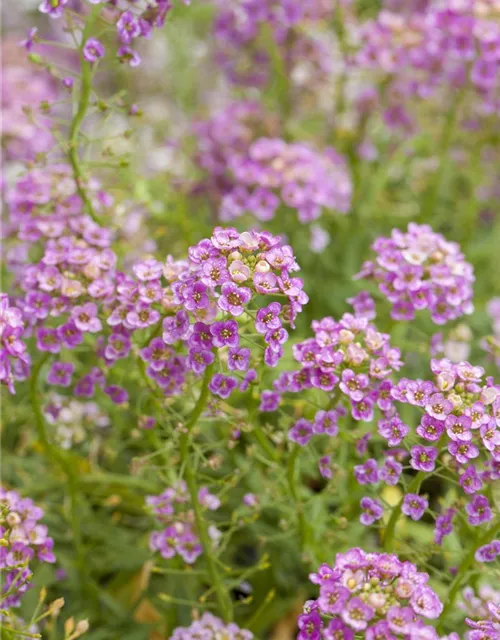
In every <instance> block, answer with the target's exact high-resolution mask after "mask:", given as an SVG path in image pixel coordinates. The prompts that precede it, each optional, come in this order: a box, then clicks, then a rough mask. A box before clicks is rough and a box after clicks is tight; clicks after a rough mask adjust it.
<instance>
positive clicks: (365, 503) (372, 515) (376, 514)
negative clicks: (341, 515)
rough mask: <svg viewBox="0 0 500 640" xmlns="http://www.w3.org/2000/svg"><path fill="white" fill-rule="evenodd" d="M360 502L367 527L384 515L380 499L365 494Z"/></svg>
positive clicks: (362, 522) (362, 521)
mask: <svg viewBox="0 0 500 640" xmlns="http://www.w3.org/2000/svg"><path fill="white" fill-rule="evenodd" d="M359 504H360V506H361V508H362V509H363V513H362V514H361V516H360V518H359V520H360V522H361V524H363V525H365V527H367V526H370V525H371V524H373V523H374V522H375V521H376V520H380V518H382V516H383V515H384V507H383V506H382V505H381V504H380V502H379V501H378V500H375V499H373V498H369V497H367V496H365V497H364V498H361V501H360V503H359ZM344 620H345V618H344ZM345 622H347V620H345Z"/></svg>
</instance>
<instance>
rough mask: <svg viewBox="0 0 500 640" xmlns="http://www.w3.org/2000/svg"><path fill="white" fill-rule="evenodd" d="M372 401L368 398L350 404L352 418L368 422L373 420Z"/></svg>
mask: <svg viewBox="0 0 500 640" xmlns="http://www.w3.org/2000/svg"><path fill="white" fill-rule="evenodd" d="M373 404H374V403H373V400H372V399H371V398H369V397H365V398H363V400H361V401H360V402H353V403H352V417H353V418H354V419H355V420H364V421H365V422H370V421H371V420H373Z"/></svg>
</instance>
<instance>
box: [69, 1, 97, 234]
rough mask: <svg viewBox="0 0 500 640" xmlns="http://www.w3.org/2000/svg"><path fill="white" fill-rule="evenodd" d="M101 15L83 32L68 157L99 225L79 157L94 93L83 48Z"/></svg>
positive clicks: (92, 17)
mask: <svg viewBox="0 0 500 640" xmlns="http://www.w3.org/2000/svg"><path fill="white" fill-rule="evenodd" d="M98 14H99V9H98V8H97V7H96V8H95V9H94V11H92V12H91V13H90V14H89V18H88V20H87V23H86V24H85V28H84V29H83V32H82V42H81V46H80V51H79V55H80V63H81V66H82V77H81V85H80V95H79V98H78V106H77V110H76V113H75V114H74V116H73V119H72V121H71V125H70V129H69V141H68V156H69V161H70V164H71V167H72V168H73V177H74V179H75V184H76V189H77V191H78V195H79V196H80V198H81V199H82V201H83V204H84V206H85V209H86V210H87V213H88V214H89V216H90V217H91V218H92V220H94V222H97V223H99V218H98V216H97V215H96V213H95V210H94V207H93V205H92V202H91V200H90V198H89V197H88V196H87V192H86V191H85V189H84V187H83V174H82V170H81V167H80V159H79V156H78V135H79V133H80V128H81V126H82V123H83V121H84V119H85V114H86V113H87V109H88V107H89V103H90V96H91V93H92V78H93V74H92V64H91V63H90V62H87V61H86V60H85V58H84V57H83V47H84V45H85V42H86V41H87V38H88V36H89V35H90V34H91V32H92V27H93V25H94V22H95V20H96V18H97V16H98Z"/></svg>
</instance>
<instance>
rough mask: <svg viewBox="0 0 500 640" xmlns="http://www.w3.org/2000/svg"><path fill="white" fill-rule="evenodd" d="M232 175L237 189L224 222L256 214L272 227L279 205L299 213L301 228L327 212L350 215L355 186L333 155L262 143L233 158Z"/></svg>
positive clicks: (228, 198)
mask: <svg viewBox="0 0 500 640" xmlns="http://www.w3.org/2000/svg"><path fill="white" fill-rule="evenodd" d="M229 169H230V171H231V173H232V175H233V176H234V179H235V182H236V183H237V186H236V187H235V188H234V189H233V190H232V191H230V192H229V193H227V194H226V195H225V196H224V198H223V200H222V204H221V210H220V217H221V218H222V219H223V220H232V219H234V218H237V217H238V216H241V215H242V214H243V213H245V212H251V213H252V215H254V216H255V217H256V218H257V219H258V220H261V221H268V220H271V219H272V218H273V217H274V216H275V213H276V210H277V209H278V207H279V206H280V205H284V206H285V207H288V208H290V209H294V210H296V211H297V215H298V218H299V221H300V222H302V223H308V222H312V221H313V220H317V219H318V218H319V217H320V216H321V212H322V210H323V209H330V210H335V211H338V212H340V213H347V212H348V211H349V207H350V203H351V195H352V185H351V181H350V178H349V173H348V170H347V166H346V162H345V160H344V158H343V157H342V156H341V155H339V154H338V153H337V152H336V151H335V150H334V149H331V148H330V149H326V150H325V151H324V152H323V153H319V152H317V151H315V150H314V149H312V148H310V147H308V146H307V145H305V144H298V143H287V142H285V141H284V140H281V139H279V138H259V139H258V140H256V141H255V142H253V143H252V144H251V145H250V147H249V148H248V152H247V154H246V155H243V154H239V155H235V156H232V157H230V158H229Z"/></svg>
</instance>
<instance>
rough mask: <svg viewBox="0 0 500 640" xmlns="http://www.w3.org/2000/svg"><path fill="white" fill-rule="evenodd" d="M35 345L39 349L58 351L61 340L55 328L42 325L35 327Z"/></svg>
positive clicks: (50, 351) (51, 351)
mask: <svg viewBox="0 0 500 640" xmlns="http://www.w3.org/2000/svg"><path fill="white" fill-rule="evenodd" d="M36 347H37V349H39V351H48V352H49V353H59V351H60V349H61V341H60V339H59V335H58V333H57V331H56V330H55V329H44V328H43V327H41V328H40V329H37V331H36Z"/></svg>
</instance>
